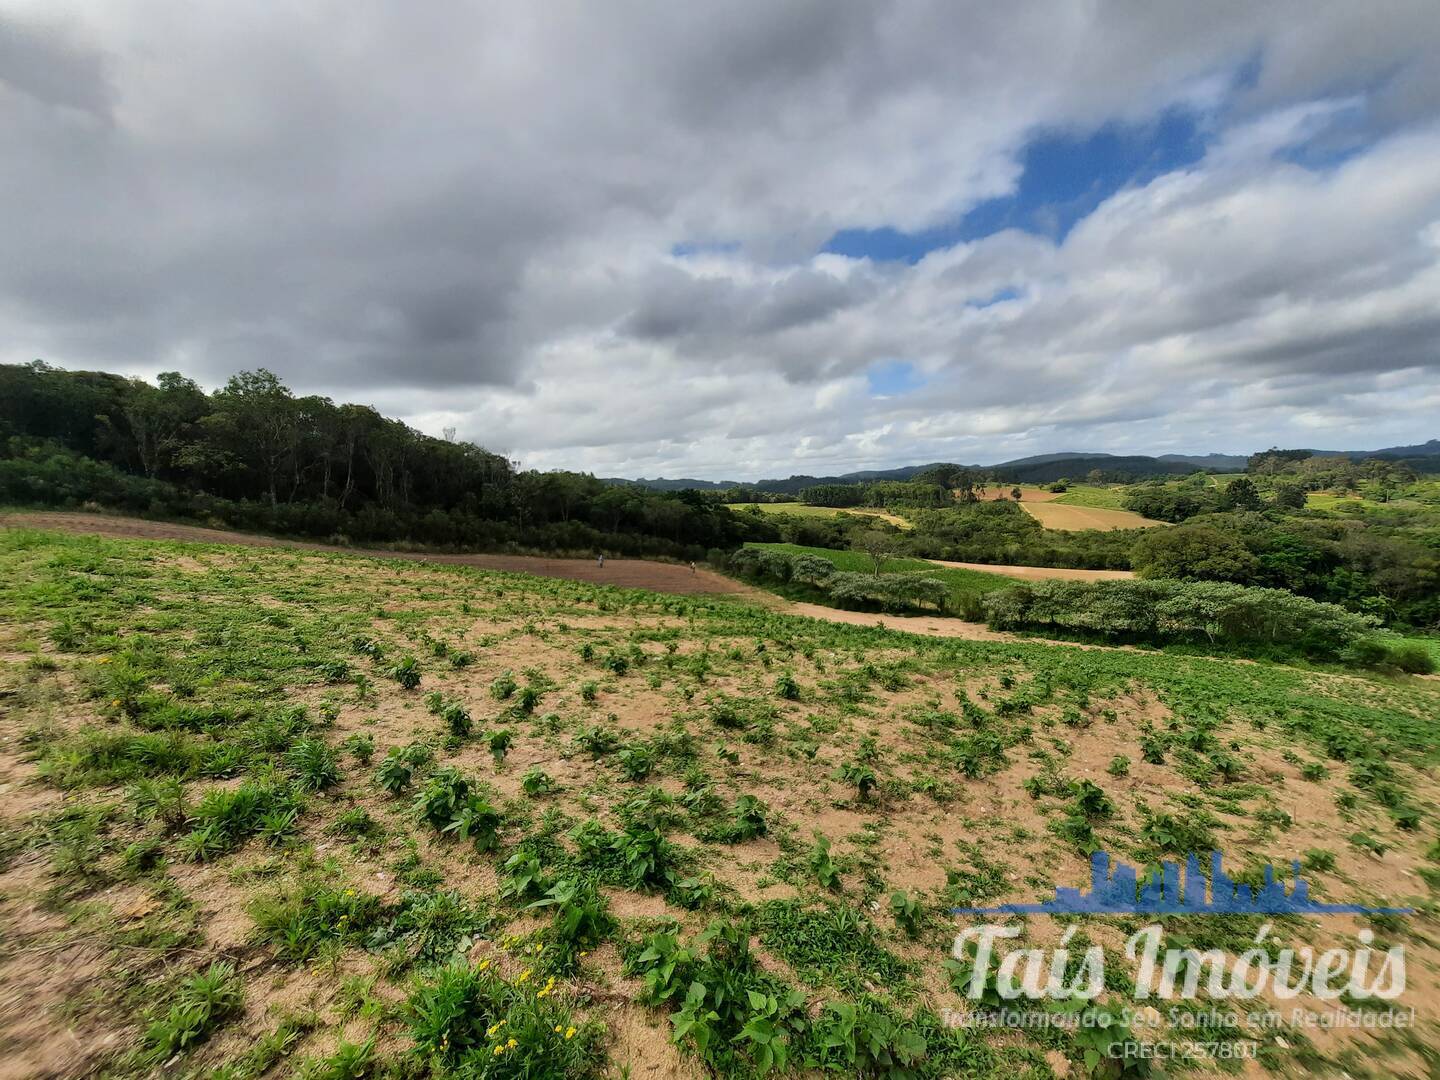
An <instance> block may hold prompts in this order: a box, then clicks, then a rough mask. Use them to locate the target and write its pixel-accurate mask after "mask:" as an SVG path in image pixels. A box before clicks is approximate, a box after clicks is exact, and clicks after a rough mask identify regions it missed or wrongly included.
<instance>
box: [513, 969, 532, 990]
mask: <svg viewBox="0 0 1440 1080" xmlns="http://www.w3.org/2000/svg"><path fill="white" fill-rule="evenodd" d="M530 971H531V969H530V968H526V969H525V970H524V971H522V972H520V977H519V978H518V979H516V980H515V985H516V986H519V985H520V984H521V983H523V982H524V981H525V980H526V979H528V978H530Z"/></svg>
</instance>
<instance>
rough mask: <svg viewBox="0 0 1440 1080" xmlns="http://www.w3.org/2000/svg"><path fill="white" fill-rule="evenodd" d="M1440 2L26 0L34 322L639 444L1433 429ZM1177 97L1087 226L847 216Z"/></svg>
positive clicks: (1248, 443) (54, 340)
mask: <svg viewBox="0 0 1440 1080" xmlns="http://www.w3.org/2000/svg"><path fill="white" fill-rule="evenodd" d="M1437 46H1440V21H1437V20H1436V19H1435V18H1434V12H1433V6H1432V5H1431V4H1430V3H1429V2H1428V0H1418V2H1413V3H1412V2H1408V0H1387V2H1385V3H1382V4H1380V5H1379V7H1378V8H1376V7H1375V6H1373V5H1372V6H1371V7H1369V8H1365V9H1363V10H1362V9H1361V8H1358V7H1357V6H1355V5H1353V4H1350V3H1347V2H1344V0H1334V2H1326V3H1314V2H1300V0H1295V2H1293V3H1276V4H1267V5H1255V4H1251V3H1245V2H1241V0H1230V2H1223V3H1217V4H1210V5H1191V6H1185V5H1179V6H1177V5H1150V6H1139V7H1137V6H1136V5H1133V4H1125V3H1102V4H1097V5H1068V4H1050V3H1039V2H1033V3H1020V4H1013V5H1005V6H1003V7H998V6H995V5H977V6H970V7H966V6H962V5H955V4H948V3H939V2H935V3H926V2H921V0H913V2H912V0H891V2H886V3H876V4H860V3H854V4H851V3H839V4H836V3H833V2H830V0H808V2H797V3H791V4H784V5H775V4H766V3H760V2H758V0H757V2H753V3H736V4H725V5H714V6H701V7H700V8H697V7H696V6H694V5H690V6H683V5H682V6H675V5H661V4H648V3H641V4H628V5H600V6H597V5H592V4H583V3H580V2H578V0H577V2H575V3H571V4H563V5H560V6H556V5H546V6H545V8H544V10H543V11H541V10H538V9H536V8H535V6H534V5H525V4H519V3H516V4H470V3H462V2H460V0H450V2H445V3H440V4H430V5H418V6H417V5H407V4H400V3H396V2H386V0H368V2H360V3H355V2H350V3H345V4H340V3H338V2H335V3H330V4H318V5H312V6H310V7H308V8H307V9H305V11H304V12H298V11H295V10H287V9H285V8H282V7H280V6H276V7H269V6H267V5H250V6H241V7H238V8H230V9H226V10H225V11H223V12H220V11H217V10H215V9H209V10H201V9H199V8H197V7H196V6H195V5H192V4H185V3H180V2H178V0H161V2H155V0H146V2H144V3H141V2H139V0H105V2H104V3H99V2H96V3H92V4H77V5H70V6H69V10H68V13H67V16H66V18H65V19H64V20H63V21H57V19H56V17H55V15H54V12H53V5H49V4H41V3H39V2H38V0H13V2H12V3H11V4H10V5H8V6H7V9H6V12H4V13H0V160H4V161H5V162H6V163H7V164H6V167H5V168H4V169H0V234H3V235H4V236H5V238H6V258H5V259H3V260H0V341H3V342H4V343H5V344H4V347H3V349H0V356H3V357H4V358H5V359H9V360H28V359H30V358H32V357H36V356H42V357H45V358H46V359H49V360H51V361H54V362H57V363H60V364H63V365H66V366H71V367H86V366H89V367H104V368H109V369H118V370H126V371H132V372H135V373H139V374H153V373H155V372H158V371H161V370H167V369H171V368H180V369H182V370H185V371H187V372H188V373H190V374H193V375H195V376H197V377H198V378H200V379H201V381H202V382H206V383H209V384H215V383H217V382H219V381H222V380H223V379H224V378H225V377H226V376H227V375H228V374H230V373H231V372H233V371H235V370H237V369H239V368H245V367H254V366H259V365H264V366H268V367H271V368H273V369H274V370H276V371H277V372H279V373H280V374H281V375H282V376H284V377H285V378H286V379H287V380H289V381H290V382H291V383H292V384H294V385H295V386H297V388H299V389H301V390H303V391H305V392H321V393H328V394H331V395H333V396H335V397H337V398H339V399H346V400H362V401H368V402H372V403H374V404H375V405H376V406H377V407H380V408H382V409H385V410H386V411H389V412H392V413H395V414H398V415H402V416H404V417H406V418H408V419H409V420H410V421H411V422H412V423H415V424H417V425H419V426H422V427H424V428H426V429H428V430H432V431H436V432H438V431H439V429H440V428H441V427H444V426H452V425H453V426H455V427H457V428H458V429H459V430H460V432H461V433H462V435H464V436H466V437H469V438H473V439H475V440H476V441H479V442H481V443H483V444H485V445H488V446H490V447H492V448H493V449H496V450H500V451H504V452H507V453H510V454H512V455H515V456H517V457H520V458H521V459H522V460H524V461H526V462H527V463H531V464H535V465H539V466H542V467H561V466H564V467H573V468H582V469H590V470H593V471H596V472H599V473H602V474H639V473H645V474H647V475H654V474H656V473H658V472H665V473H668V474H670V475H676V474H684V475H696V476H711V477H721V476H724V477H747V476H754V475H757V474H766V475H768V474H773V473H775V472H777V471H784V470H786V469H788V468H791V467H793V468H795V469H796V470H800V471H808V472H822V471H829V470H835V469H845V468H852V467H868V466H875V465H886V464H898V463H902V462H915V461H926V460H935V459H941V458H944V459H952V460H967V461H974V460H994V459H997V458H1000V457H1004V456H1009V455H1011V454H1018V453H1026V452H1031V451H1037V450H1058V449H1103V450H1112V451H1120V452H1125V451H1136V450H1155V451H1161V452H1163V451H1165V450H1202V449H1206V450H1208V449H1226V450H1244V449H1252V448H1255V447H1256V446H1260V445H1269V444H1270V443H1271V442H1275V441H1279V442H1302V443H1311V444H1313V443H1316V442H1320V443H1323V444H1331V445H1339V444H1342V443H1343V444H1346V445H1356V446H1359V445H1363V444H1366V443H1371V442H1376V441H1380V442H1384V441H1390V440H1393V441H1410V440H1414V439H1420V438H1428V437H1432V436H1433V435H1435V434H1436V432H1435V431H1434V430H1433V424H1434V420H1433V417H1434V415H1435V414H1436V410H1435V408H1434V405H1435V402H1436V399H1437V396H1440V371H1437V368H1440V355H1437V341H1440V315H1437V312H1440V305H1437V303H1436V300H1437V298H1440V241H1437V237H1440V179H1437V178H1440V74H1437V69H1436V67H1435V65H1434V64H1433V63H1432V62H1431V57H1433V55H1434V53H1435V51H1436V48H1437ZM1175 110H1181V111H1182V112H1184V114H1185V115H1187V116H1189V117H1191V118H1193V123H1194V124H1195V126H1196V129H1197V130H1198V131H1199V132H1200V133H1201V137H1202V138H1203V140H1204V144H1205V151H1204V154H1203V156H1202V157H1200V158H1199V160H1196V161H1192V162H1188V163H1186V164H1183V165H1177V166H1175V167H1174V168H1172V169H1170V170H1169V171H1162V172H1160V174H1159V175H1155V176H1152V177H1149V178H1148V179H1145V180H1143V181H1139V182H1133V183H1129V184H1123V185H1121V186H1120V187H1119V188H1118V189H1117V190H1115V191H1114V192H1113V193H1112V194H1110V195H1109V196H1108V197H1107V198H1105V199H1104V200H1103V201H1102V202H1101V203H1100V205H1099V206H1098V207H1097V208H1096V209H1095V210H1094V211H1093V212H1091V213H1090V214H1089V215H1088V216H1087V217H1085V218H1083V219H1082V220H1080V221H1079V222H1078V223H1077V224H1076V225H1075V226H1074V227H1073V228H1072V229H1071V230H1070V231H1069V232H1068V233H1066V234H1064V235H1063V238H1062V239H1059V240H1057V239H1055V238H1054V237H1053V236H1039V235H1033V234H1031V233H1027V232H1021V231H1018V230H1014V229H1011V230H1006V231H1001V232H996V233H993V234H991V235H988V236H980V237H978V238H971V239H966V240H964V241H961V242H957V243H954V244H953V245H951V246H949V247H942V248H938V249H936V250H933V251H931V252H930V253H929V254H927V255H925V256H924V257H923V258H921V259H919V260H918V261H917V262H915V263H914V264H913V265H912V264H909V263H905V262H877V261H872V260H869V259H860V258H846V257H844V256H840V255H835V254H817V252H819V251H820V250H821V248H822V246H823V245H824V243H825V241H826V240H827V238H829V237H830V236H831V235H832V234H834V233H835V232H837V231H840V230H845V229H875V228H892V229H896V230H900V231H902V232H904V231H909V232H917V231H922V230H926V229H930V228H934V227H936V226H944V225H947V224H948V223H952V222H955V221H956V220H958V219H959V218H960V217H962V216H963V215H964V214H965V213H966V212H967V211H969V210H970V209H972V208H974V207H975V206H977V205H979V204H981V203H983V202H985V200H989V199H995V198H998V197H1004V196H1006V195H1007V194H1009V193H1011V192H1013V191H1014V190H1015V189H1016V185H1017V184H1018V183H1019V180H1020V176H1021V173H1022V171H1023V168H1024V151H1025V147H1026V146H1027V145H1028V144H1030V143H1032V142H1033V141H1034V140H1035V139H1037V138H1041V137H1044V136H1045V135H1046V134H1047V133H1049V134H1053V133H1056V132H1062V133H1072V134H1075V135H1079V136H1083V135H1084V134H1086V133H1088V132H1092V131H1094V130H1096V129H1098V128H1101V127H1103V126H1105V125H1107V124H1126V125H1139V126H1142V127H1143V126H1144V125H1146V124H1151V123H1153V122H1154V120H1155V119H1156V118H1157V117H1159V116H1161V115H1165V114H1166V113H1167V112H1173V111H1175ZM895 362H904V363H907V364H909V365H911V368H912V369H913V371H914V373H915V379H914V381H913V386H912V387H911V388H909V389H906V390H903V391H901V392H898V393H893V394H886V395H883V396H877V395H875V394H873V393H872V392H871V391H870V388H869V385H868V382H867V379H866V373H867V372H869V371H872V370H875V369H877V368H879V367H882V366H883V365H887V364H893V363H895Z"/></svg>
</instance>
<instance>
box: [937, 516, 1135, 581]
mask: <svg viewBox="0 0 1440 1080" xmlns="http://www.w3.org/2000/svg"><path fill="white" fill-rule="evenodd" d="M1058 509H1070V508H1069V507H1059V508H1058ZM926 562H933V563H934V564H935V565H936V566H949V567H952V568H954V569H956V570H979V571H981V572H983V573H986V574H1000V575H1001V576H1002V577H1011V578H1015V579H1016V580H1017V581H1046V580H1053V579H1059V580H1062V581H1125V580H1127V579H1129V578H1133V577H1134V576H1135V571H1134V570H1071V569H1069V568H1067V567H1063V566H995V565H993V564H991V563H978V562H946V561H945V560H944V559H927V560H926Z"/></svg>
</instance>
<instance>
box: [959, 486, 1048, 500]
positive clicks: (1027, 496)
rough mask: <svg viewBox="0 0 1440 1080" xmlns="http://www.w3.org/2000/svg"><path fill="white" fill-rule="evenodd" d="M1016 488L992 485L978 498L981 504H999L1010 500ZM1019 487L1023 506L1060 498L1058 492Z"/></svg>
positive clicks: (977, 496)
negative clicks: (1011, 493) (1001, 501)
mask: <svg viewBox="0 0 1440 1080" xmlns="http://www.w3.org/2000/svg"><path fill="white" fill-rule="evenodd" d="M1016 486H1017V485H1015V484H990V485H988V486H987V487H986V488H985V490H984V491H983V492H981V493H978V494H977V495H976V498H978V499H979V500H980V501H981V502H999V501H1000V500H1001V499H1008V498H1010V492H1011V491H1013V490H1014V489H1015V487H1016ZM1018 486H1019V488H1020V494H1021V499H1020V502H1021V503H1022V504H1024V503H1027V502H1040V503H1046V502H1054V501H1055V500H1056V499H1058V498H1060V494H1059V493H1058V492H1055V491H1047V490H1046V489H1045V488H1043V487H1036V486H1034V485H1033V484H1020V485H1018Z"/></svg>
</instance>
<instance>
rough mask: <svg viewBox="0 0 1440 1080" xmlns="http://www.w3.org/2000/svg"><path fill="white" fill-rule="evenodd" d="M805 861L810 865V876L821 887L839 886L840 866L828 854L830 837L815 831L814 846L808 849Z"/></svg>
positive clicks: (835, 887) (834, 887)
mask: <svg viewBox="0 0 1440 1080" xmlns="http://www.w3.org/2000/svg"><path fill="white" fill-rule="evenodd" d="M805 862H806V865H807V866H809V867H810V874H811V876H812V877H814V878H815V881H816V883H817V884H818V885H819V886H820V887H821V888H822V889H838V888H839V887H840V867H839V866H837V865H836V864H835V860H834V859H833V858H831V856H830V839H829V837H827V836H826V835H825V834H824V833H822V832H818V831H817V832H816V833H815V846H814V847H812V848H811V849H810V855H809V857H808V858H807V859H806V860H805Z"/></svg>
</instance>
